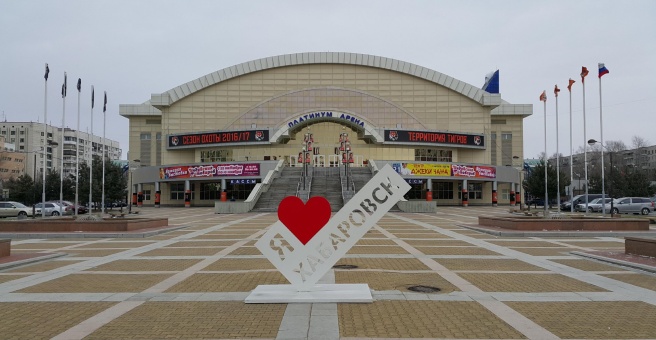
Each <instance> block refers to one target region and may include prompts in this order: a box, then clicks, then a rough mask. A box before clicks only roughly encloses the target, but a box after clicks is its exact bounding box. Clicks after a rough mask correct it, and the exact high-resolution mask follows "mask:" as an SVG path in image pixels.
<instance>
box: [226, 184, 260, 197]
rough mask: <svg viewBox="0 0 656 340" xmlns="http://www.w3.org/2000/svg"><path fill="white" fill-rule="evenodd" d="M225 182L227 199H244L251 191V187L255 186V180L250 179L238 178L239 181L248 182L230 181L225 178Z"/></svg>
mask: <svg viewBox="0 0 656 340" xmlns="http://www.w3.org/2000/svg"><path fill="white" fill-rule="evenodd" d="M226 181H227V183H226V185H227V188H226V191H227V193H228V199H233V198H234V199H235V200H245V199H247V198H248V196H249V195H250V194H251V191H253V188H255V184H256V182H257V180H256V181H254V182H253V181H252V180H242V179H240V180H238V181H239V182H242V181H243V182H246V181H248V182H250V183H243V184H242V183H238V184H237V183H230V180H226ZM235 181H237V180H235Z"/></svg>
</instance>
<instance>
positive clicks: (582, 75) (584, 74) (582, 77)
mask: <svg viewBox="0 0 656 340" xmlns="http://www.w3.org/2000/svg"><path fill="white" fill-rule="evenodd" d="M588 73H590V72H588V68H587V67H585V66H583V67H581V82H582V83H585V77H586V76H587V75H588Z"/></svg>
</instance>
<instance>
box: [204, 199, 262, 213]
mask: <svg viewBox="0 0 656 340" xmlns="http://www.w3.org/2000/svg"><path fill="white" fill-rule="evenodd" d="M253 206H255V203H254V202H245V201H243V202H230V201H228V202H221V201H216V202H214V213H216V214H243V213H247V212H249V211H251V210H252V209H253Z"/></svg>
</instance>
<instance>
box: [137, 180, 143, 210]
mask: <svg viewBox="0 0 656 340" xmlns="http://www.w3.org/2000/svg"><path fill="white" fill-rule="evenodd" d="M142 206H143V185H142V184H137V207H142Z"/></svg>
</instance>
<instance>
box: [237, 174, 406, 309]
mask: <svg viewBox="0 0 656 340" xmlns="http://www.w3.org/2000/svg"><path fill="white" fill-rule="evenodd" d="M408 190H410V185H409V184H408V183H406V181H405V180H404V179H403V178H402V177H401V176H399V175H398V174H397V173H396V172H395V171H394V169H392V167H390V166H389V165H386V166H385V167H383V168H382V169H381V170H380V171H379V172H378V173H377V174H376V175H375V176H374V177H373V178H372V179H371V180H370V181H369V182H368V183H367V184H366V185H365V186H364V187H363V188H362V189H360V191H358V192H357V193H356V194H355V196H353V198H351V200H349V201H348V203H346V204H345V205H344V207H343V208H342V209H341V210H340V211H338V212H337V213H336V214H335V215H334V216H333V217H332V218H330V210H328V215H327V216H328V219H329V220H328V221H327V223H326V224H325V225H323V226H320V227H319V228H318V230H316V233H315V234H313V235H312V234H310V235H307V234H304V235H302V236H301V235H298V236H297V234H299V231H297V230H295V229H294V228H290V226H288V225H286V224H285V223H283V222H282V221H278V222H276V223H274V224H273V225H272V226H271V227H270V228H269V230H268V231H267V232H266V233H265V234H264V235H263V236H262V237H261V238H260V239H259V240H258V241H257V242H256V243H255V246H256V247H257V249H259V250H260V252H262V254H263V255H264V256H266V258H267V259H268V260H269V261H271V263H272V264H273V265H274V266H275V267H276V268H277V269H278V270H279V271H280V273H282V275H284V276H285V278H287V280H289V282H290V283H291V289H293V290H295V291H297V292H308V291H313V290H316V289H317V286H316V284H317V282H318V281H319V280H320V279H321V278H322V277H323V276H324V275H325V274H326V273H327V272H328V271H329V270H330V269H331V268H332V267H333V266H334V265H335V264H336V263H337V261H339V259H341V258H342V256H344V255H345V254H346V253H347V252H348V251H349V249H351V247H353V246H354V245H355V244H356V243H357V242H358V240H360V238H362V237H363V236H364V235H365V234H366V233H367V231H368V230H369V229H370V228H371V227H372V226H374V225H375V224H376V223H377V222H378V220H380V218H382V217H383V216H384V215H385V214H386V213H387V212H388V211H389V210H390V209H391V208H392V207H393V206H394V205H395V204H396V203H397V202H398V201H399V200H400V199H401V198H403V195H404V194H405V193H406V192H408ZM322 199H323V198H322ZM323 200H325V199H323ZM311 201H312V199H311V200H310V201H308V203H307V204H308V206H309V205H310V204H311ZM283 202H284V200H283ZM281 205H282V204H281ZM278 215H279V217H285V216H284V215H281V213H280V210H279V214H278ZM320 215H321V214H312V215H311V216H317V218H320V217H321V216H320ZM282 219H284V218H282ZM315 222H316V221H308V223H307V224H308V225H316V223H315ZM321 223H323V222H321ZM304 232H305V230H304ZM313 232H314V231H313ZM333 286H340V285H333ZM365 286H366V285H365ZM367 290H368V288H367ZM258 294H264V293H263V292H261V291H259V292H258V289H256V290H255V291H254V292H253V293H252V294H251V296H250V297H249V299H250V301H249V299H247V300H246V302H258V301H257V300H258V299H257V298H258Z"/></svg>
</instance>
